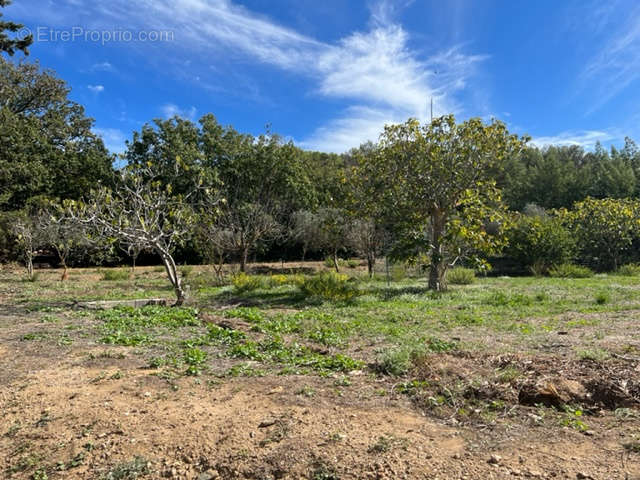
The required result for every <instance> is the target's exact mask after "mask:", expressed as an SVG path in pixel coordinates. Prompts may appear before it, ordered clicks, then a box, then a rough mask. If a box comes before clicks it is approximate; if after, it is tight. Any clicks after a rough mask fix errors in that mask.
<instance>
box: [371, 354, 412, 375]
mask: <svg viewBox="0 0 640 480" xmlns="http://www.w3.org/2000/svg"><path fill="white" fill-rule="evenodd" d="M413 357H414V353H413V352H412V350H410V349H408V348H392V349H388V350H385V351H384V352H382V353H381V354H380V355H379V356H378V359H377V360H376V363H375V370H376V371H377V372H378V373H381V374H383V375H393V376H396V377H398V376H401V375H406V374H407V373H409V370H411V368H412V367H413Z"/></svg>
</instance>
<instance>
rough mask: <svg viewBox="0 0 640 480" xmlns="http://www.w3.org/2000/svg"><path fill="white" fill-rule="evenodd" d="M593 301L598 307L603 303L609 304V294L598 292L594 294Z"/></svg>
mask: <svg viewBox="0 0 640 480" xmlns="http://www.w3.org/2000/svg"><path fill="white" fill-rule="evenodd" d="M595 300H596V303H597V304H598V305H604V304H605V303H609V300H610V297H609V293H607V292H598V293H597V294H596V298H595Z"/></svg>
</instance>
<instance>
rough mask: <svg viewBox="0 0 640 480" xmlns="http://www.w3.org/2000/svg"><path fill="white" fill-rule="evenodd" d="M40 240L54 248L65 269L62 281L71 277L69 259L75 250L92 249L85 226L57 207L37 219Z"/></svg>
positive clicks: (45, 245)
mask: <svg viewBox="0 0 640 480" xmlns="http://www.w3.org/2000/svg"><path fill="white" fill-rule="evenodd" d="M35 222H36V224H35V228H36V232H37V236H38V241H39V243H40V244H41V245H42V247H48V248H52V249H53V250H54V251H55V252H56V254H57V255H58V258H59V259H60V264H61V265H62V268H63V269H64V270H63V272H62V276H61V277H60V280H61V281H64V280H66V279H67V278H69V272H68V268H69V259H70V257H71V254H72V252H73V251H74V250H76V251H77V250H80V249H87V250H88V249H90V248H91V243H90V241H89V238H88V237H87V235H86V232H85V229H84V226H83V225H82V224H81V223H79V222H76V221H75V220H74V219H73V217H71V216H68V215H65V214H64V213H63V212H61V211H58V210H57V209H55V208H53V207H52V208H51V210H50V211H47V212H44V213H42V214H40V215H39V216H38V217H37V218H36V220H35Z"/></svg>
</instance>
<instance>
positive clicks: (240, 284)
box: [231, 272, 266, 293]
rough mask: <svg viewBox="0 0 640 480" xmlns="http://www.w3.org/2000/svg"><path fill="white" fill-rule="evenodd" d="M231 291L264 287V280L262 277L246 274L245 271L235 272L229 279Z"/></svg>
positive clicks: (244, 291)
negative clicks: (231, 286)
mask: <svg viewBox="0 0 640 480" xmlns="http://www.w3.org/2000/svg"><path fill="white" fill-rule="evenodd" d="M231 284H232V285H233V291H234V292H236V293H246V292H253V291H254V290H258V289H259V288H265V287H266V282H265V281H264V278H262V277H258V276H255V275H247V274H246V273H242V272H241V273H237V274H235V275H234V276H233V278H232V279H231Z"/></svg>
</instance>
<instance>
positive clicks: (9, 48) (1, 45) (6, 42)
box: [0, 0, 33, 56]
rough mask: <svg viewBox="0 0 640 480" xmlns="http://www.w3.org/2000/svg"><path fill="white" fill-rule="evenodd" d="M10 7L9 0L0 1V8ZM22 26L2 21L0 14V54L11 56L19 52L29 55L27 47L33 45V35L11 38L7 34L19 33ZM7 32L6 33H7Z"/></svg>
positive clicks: (0, 14)
mask: <svg viewBox="0 0 640 480" xmlns="http://www.w3.org/2000/svg"><path fill="white" fill-rule="evenodd" d="M9 5H11V0H0V8H4V7H7V6H9ZM23 27H24V25H22V24H20V23H15V22H10V21H6V20H2V13H1V12H0V52H4V53H7V54H8V55H9V56H13V55H14V54H15V53H16V51H17V50H21V51H22V53H24V54H25V55H29V46H31V44H32V43H33V35H31V34H29V35H26V36H24V38H19V37H14V38H12V37H11V36H10V35H9V33H20V31H21V29H22V28H23ZM7 32H8V33H7Z"/></svg>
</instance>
